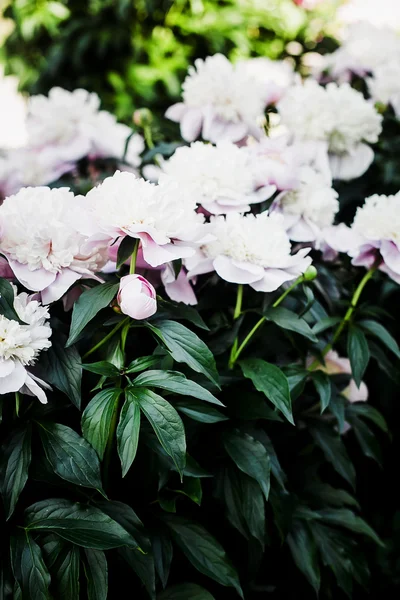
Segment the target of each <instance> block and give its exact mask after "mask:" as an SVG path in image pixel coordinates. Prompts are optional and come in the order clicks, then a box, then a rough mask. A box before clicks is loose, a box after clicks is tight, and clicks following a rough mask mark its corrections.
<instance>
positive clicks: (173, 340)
mask: <svg viewBox="0 0 400 600" xmlns="http://www.w3.org/2000/svg"><path fill="white" fill-rule="evenodd" d="M148 326H149V327H150V329H151V331H152V332H153V333H154V334H155V335H156V336H157V337H158V338H160V339H161V341H162V342H163V343H164V344H165V346H166V347H167V349H168V351H169V352H170V354H171V356H172V357H173V359H174V360H176V362H178V363H182V362H183V363H186V364H187V365H189V367H190V368H191V369H193V370H194V371H196V372H197V373H203V375H205V376H206V377H207V378H208V379H209V380H210V381H212V382H213V383H215V385H217V386H218V385H219V384H218V373H217V369H216V366H215V360H214V356H213V355H212V353H211V351H210V350H209V348H208V347H207V346H206V344H205V343H204V342H203V341H202V340H201V339H200V338H199V337H198V336H197V335H196V334H195V333H193V332H192V331H190V329H188V328H187V327H185V326H184V325H182V324H181V323H176V322H175V321H160V322H157V327H155V326H154V325H152V324H151V323H149V324H148Z"/></svg>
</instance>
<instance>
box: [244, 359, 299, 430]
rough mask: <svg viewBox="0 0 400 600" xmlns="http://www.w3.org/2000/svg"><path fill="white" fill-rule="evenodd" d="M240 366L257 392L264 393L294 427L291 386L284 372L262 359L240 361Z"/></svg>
mask: <svg viewBox="0 0 400 600" xmlns="http://www.w3.org/2000/svg"><path fill="white" fill-rule="evenodd" d="M239 364H240V366H241V368H242V371H243V375H244V376H245V377H247V378H248V379H251V381H252V382H253V384H254V387H255V388H256V390H258V391H259V392H263V393H264V394H265V395H266V397H267V398H268V400H270V402H272V404H274V405H275V406H276V407H277V408H278V409H279V410H280V411H281V412H282V414H283V415H284V416H285V417H286V418H287V420H288V421H289V423H292V425H294V421H293V415H292V402H291V399H290V391H289V384H288V380H287V378H286V376H285V375H284V374H283V373H282V371H281V370H280V369H279V368H278V367H277V366H275V365H272V364H270V363H267V362H266V361H265V360H261V359H260V358H248V359H247V360H242V361H240V363H239Z"/></svg>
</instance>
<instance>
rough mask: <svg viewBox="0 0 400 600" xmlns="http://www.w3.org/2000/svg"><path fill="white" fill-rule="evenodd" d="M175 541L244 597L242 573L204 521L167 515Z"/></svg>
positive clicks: (206, 572) (207, 572)
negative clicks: (200, 522) (235, 566)
mask: <svg viewBox="0 0 400 600" xmlns="http://www.w3.org/2000/svg"><path fill="white" fill-rule="evenodd" d="M163 521H164V522H165V523H166V524H167V525H168V527H169V529H170V530H171V534H172V537H173V540H174V541H175V543H176V544H177V545H178V546H179V547H180V549H181V550H182V552H183V553H184V555H185V556H186V558H187V559H188V560H189V561H190V563H191V564H192V565H193V566H194V568H195V569H197V570H198V571H200V573H203V575H206V576H207V577H210V578H211V579H214V581H216V582H217V583H219V584H220V585H224V586H228V587H233V588H235V590H236V591H237V593H238V594H239V596H240V597H241V598H243V592H242V588H241V587H240V582H239V577H238V574H237V572H236V570H235V568H234V567H233V565H232V563H231V561H230V560H229V558H228V557H227V555H226V552H225V550H224V549H223V548H222V546H221V545H220V543H219V542H217V540H216V539H215V538H214V537H213V536H212V535H211V534H210V533H208V531H207V530H206V529H204V527H203V526H202V525H199V524H198V523H195V522H193V521H189V520H187V519H183V518H180V517H175V516H168V517H163Z"/></svg>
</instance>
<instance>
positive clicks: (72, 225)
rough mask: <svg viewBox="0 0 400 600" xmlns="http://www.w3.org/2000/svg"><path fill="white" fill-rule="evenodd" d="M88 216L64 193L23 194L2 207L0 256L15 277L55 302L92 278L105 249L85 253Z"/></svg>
mask: <svg viewBox="0 0 400 600" xmlns="http://www.w3.org/2000/svg"><path fill="white" fill-rule="evenodd" d="M86 220H87V215H85V212H84V210H83V208H82V207H81V205H80V202H79V200H78V199H77V198H75V197H74V194H73V193H72V192H70V191H69V189H68V188H58V189H50V188H47V187H36V188H22V189H21V190H20V191H19V192H18V194H16V195H15V196H9V197H8V198H6V199H5V201H4V202H3V204H2V205H1V206H0V231H1V236H0V252H1V254H3V255H4V256H5V258H6V259H7V260H8V263H9V265H10V267H11V269H12V271H13V273H14V275H15V277H16V278H17V279H18V280H19V281H20V282H21V283H22V284H23V285H24V286H25V287H27V288H28V289H30V290H34V291H37V292H41V297H42V301H43V302H44V303H45V304H48V303H50V302H54V301H55V300H58V299H59V298H61V296H62V295H63V294H64V293H65V292H66V291H67V290H68V288H69V287H70V286H71V285H72V284H73V283H74V282H75V281H77V280H78V279H80V278H82V277H84V278H94V277H95V275H94V273H95V271H98V270H99V269H100V268H101V266H102V265H103V264H104V262H105V248H103V249H102V250H101V249H99V248H97V247H96V248H91V249H88V248H86V247H85V246H86V245H87V244H86V242H87V236H85V235H84V233H83V232H82V228H84V227H85V226H86V223H85V222H86Z"/></svg>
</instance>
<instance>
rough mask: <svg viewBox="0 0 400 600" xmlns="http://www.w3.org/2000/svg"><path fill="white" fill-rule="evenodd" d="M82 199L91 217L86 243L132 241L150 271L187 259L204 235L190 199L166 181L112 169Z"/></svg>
mask: <svg viewBox="0 0 400 600" xmlns="http://www.w3.org/2000/svg"><path fill="white" fill-rule="evenodd" d="M82 201H83V203H84V206H85V207H86V208H87V210H88V211H89V212H90V215H91V219H92V224H91V233H92V243H98V241H99V240H103V241H104V240H107V241H108V242H109V243H112V242H113V241H115V240H116V239H117V238H118V237H125V236H127V235H128V236H131V237H133V238H137V239H139V240H140V242H141V248H142V251H143V258H144V260H145V261H146V262H147V263H148V264H149V265H151V266H152V267H157V266H160V265H163V264H165V263H168V262H171V261H173V260H176V259H178V258H184V257H187V256H192V255H193V254H194V252H195V248H196V246H197V245H199V244H202V243H204V242H206V241H207V238H208V237H209V235H208V233H207V229H206V228H205V227H204V216H203V215H200V214H197V213H196V210H195V209H196V201H195V199H194V198H193V197H191V196H190V195H189V194H188V193H187V190H184V189H182V187H181V186H180V185H179V183H178V182H175V181H172V180H171V179H170V178H168V177H164V178H162V180H161V181H160V184H159V185H154V184H152V183H150V182H148V181H144V180H143V179H138V178H137V177H135V175H134V174H132V173H128V172H120V171H117V172H116V173H115V174H114V175H113V176H112V177H107V178H106V179H105V180H104V181H103V183H101V184H100V185H99V186H97V187H96V188H94V189H93V190H91V191H90V192H89V193H88V194H87V196H86V199H82Z"/></svg>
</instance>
